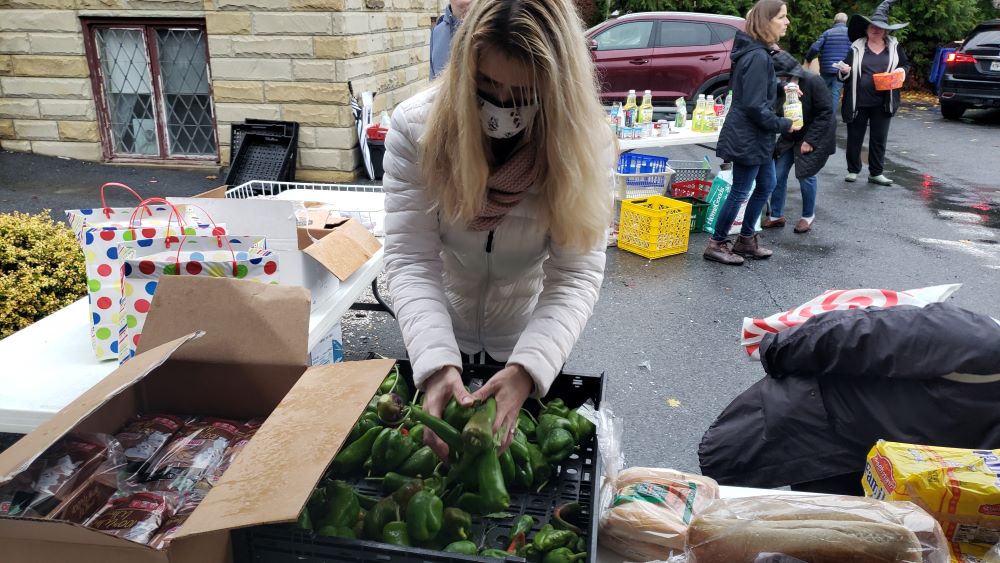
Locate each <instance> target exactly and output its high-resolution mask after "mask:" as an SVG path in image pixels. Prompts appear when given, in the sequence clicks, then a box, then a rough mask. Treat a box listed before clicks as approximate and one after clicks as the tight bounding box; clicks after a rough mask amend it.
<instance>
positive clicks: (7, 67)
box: [0, 55, 14, 76]
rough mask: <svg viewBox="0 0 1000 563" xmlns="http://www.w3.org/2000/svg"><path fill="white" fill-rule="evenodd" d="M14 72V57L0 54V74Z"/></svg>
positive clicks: (5, 74) (7, 74)
mask: <svg viewBox="0 0 1000 563" xmlns="http://www.w3.org/2000/svg"><path fill="white" fill-rule="evenodd" d="M11 74H14V59H13V57H11V56H10V55H0V76H10V75H11Z"/></svg>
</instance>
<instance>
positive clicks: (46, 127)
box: [14, 119, 59, 140]
mask: <svg viewBox="0 0 1000 563" xmlns="http://www.w3.org/2000/svg"><path fill="white" fill-rule="evenodd" d="M14 131H16V132H17V136H18V138H20V139H39V140H58V139H59V128H58V127H57V126H56V122H55V121H39V120H37V119H31V120H26V121H21V120H15V121H14Z"/></svg>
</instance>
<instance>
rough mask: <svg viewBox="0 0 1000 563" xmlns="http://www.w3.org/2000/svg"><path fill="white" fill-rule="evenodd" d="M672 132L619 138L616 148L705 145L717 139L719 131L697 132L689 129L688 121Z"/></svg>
mask: <svg viewBox="0 0 1000 563" xmlns="http://www.w3.org/2000/svg"><path fill="white" fill-rule="evenodd" d="M671 129H672V132H671V133H667V134H665V135H661V136H659V137H647V138H645V139H619V140H618V150H619V151H620V152H627V151H633V150H635V149H649V148H656V147H676V146H680V145H706V144H709V143H717V142H718V141H719V132H718V131H716V132H714V133H697V132H695V131H692V130H691V122H690V121H688V122H687V123H686V124H685V125H684V127H683V128H682V129H673V128H672V126H671Z"/></svg>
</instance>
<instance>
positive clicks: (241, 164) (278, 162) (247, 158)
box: [225, 133, 294, 186]
mask: <svg viewBox="0 0 1000 563" xmlns="http://www.w3.org/2000/svg"><path fill="white" fill-rule="evenodd" d="M293 151H294V147H293V145H292V139H291V137H286V136H283V135H282V136H278V135H262V134H258V133H246V134H244V135H243V140H242V141H241V142H240V148H239V150H238V151H236V153H235V154H234V155H233V158H232V165H230V167H229V173H228V174H226V182H225V183H226V185H229V186H239V185H242V184H245V183H247V182H250V181H252V180H265V181H267V180H270V181H281V179H282V178H283V177H284V176H285V174H286V173H287V169H288V167H289V165H290V162H291V161H290V158H289V155H290V154H291V153H292V152H293Z"/></svg>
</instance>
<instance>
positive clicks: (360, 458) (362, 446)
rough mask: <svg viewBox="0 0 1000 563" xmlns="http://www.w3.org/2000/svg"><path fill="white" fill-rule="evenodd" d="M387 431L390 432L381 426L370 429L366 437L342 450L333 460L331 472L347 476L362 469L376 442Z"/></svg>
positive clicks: (363, 436)
mask: <svg viewBox="0 0 1000 563" xmlns="http://www.w3.org/2000/svg"><path fill="white" fill-rule="evenodd" d="M385 430H388V428H382V427H381V426H376V427H374V428H369V429H368V430H367V431H366V432H365V433H364V435H362V436H361V437H360V438H358V439H357V440H356V441H354V442H352V443H351V444H349V445H348V446H347V447H345V448H343V449H341V450H340V452H339V453H337V455H336V457H334V458H333V463H331V464H330V470H331V471H332V472H333V474H334V475H343V476H346V475H351V474H352V473H355V472H357V471H358V470H359V469H361V467H362V466H363V465H364V463H365V460H366V459H368V456H370V455H371V454H372V449H373V447H374V445H375V442H376V440H378V437H379V436H381V433H382V432H383V431H385Z"/></svg>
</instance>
